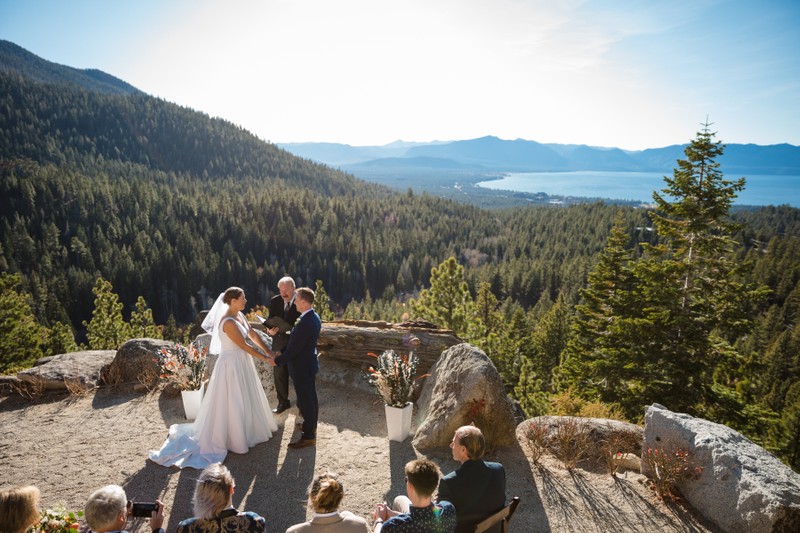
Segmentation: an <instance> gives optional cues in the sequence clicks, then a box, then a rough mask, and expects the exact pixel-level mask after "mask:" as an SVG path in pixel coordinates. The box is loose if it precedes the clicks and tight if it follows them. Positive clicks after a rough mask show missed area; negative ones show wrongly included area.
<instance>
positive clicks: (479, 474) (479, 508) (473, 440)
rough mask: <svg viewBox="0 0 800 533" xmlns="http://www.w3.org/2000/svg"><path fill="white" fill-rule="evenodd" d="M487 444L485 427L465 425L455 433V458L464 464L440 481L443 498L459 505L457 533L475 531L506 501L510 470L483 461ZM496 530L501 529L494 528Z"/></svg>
mask: <svg viewBox="0 0 800 533" xmlns="http://www.w3.org/2000/svg"><path fill="white" fill-rule="evenodd" d="M485 447H486V443H485V441H484V438H483V433H481V430H480V429H478V428H477V427H475V426H462V427H460V428H458V429H457V430H456V432H455V435H453V441H452V442H451V443H450V448H451V449H452V450H453V459H455V460H456V461H458V462H459V463H461V466H460V467H458V470H455V471H454V472H450V473H449V474H447V475H446V476H444V477H443V478H442V480H441V481H440V482H439V495H438V498H439V500H446V501H448V502H450V503H452V504H453V505H454V506H455V508H456V518H457V524H456V533H472V531H474V530H475V525H476V524H477V523H478V522H480V521H481V520H483V519H484V518H487V517H488V516H490V515H492V514H493V513H495V512H497V511H499V510H500V509H502V508H503V506H504V505H505V504H506V471H505V469H503V465H501V464H500V463H490V462H488V461H483V460H482V459H481V458H482V457H483V452H484V449H485ZM490 531H492V532H494V531H497V532H499V531H500V525H499V524H498V525H497V529H496V530H495V529H491V530H490Z"/></svg>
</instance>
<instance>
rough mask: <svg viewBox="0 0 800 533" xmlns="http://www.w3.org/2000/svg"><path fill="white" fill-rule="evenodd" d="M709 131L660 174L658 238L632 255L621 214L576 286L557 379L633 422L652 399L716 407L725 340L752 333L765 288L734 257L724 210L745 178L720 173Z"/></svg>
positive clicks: (728, 351)
mask: <svg viewBox="0 0 800 533" xmlns="http://www.w3.org/2000/svg"><path fill="white" fill-rule="evenodd" d="M713 137H714V134H713V133H711V132H709V131H708V127H707V126H706V127H705V128H704V130H703V131H701V132H699V133H698V134H697V137H696V138H695V139H694V140H693V141H692V142H691V143H690V144H689V146H688V147H687V148H686V151H685V153H686V159H685V160H681V161H679V162H678V168H677V169H676V170H675V172H674V174H673V177H672V178H665V181H666V183H667V187H666V188H665V189H664V190H663V192H664V193H665V195H667V196H668V197H669V200H667V199H665V198H664V197H663V196H661V195H660V194H658V193H654V195H653V197H654V199H655V201H656V204H657V206H658V211H657V212H654V213H652V217H653V224H654V225H655V227H656V229H657V231H658V235H659V236H660V238H661V241H660V242H658V243H656V244H650V243H643V244H642V247H643V254H642V256H641V257H638V258H634V257H633V254H632V253H631V252H629V251H627V250H626V247H625V245H626V242H627V238H626V235H625V232H624V231H623V229H622V226H621V224H622V221H621V220H618V222H617V224H616V226H615V228H614V229H613V230H612V235H611V238H610V239H609V244H608V246H607V247H606V249H605V250H604V252H603V253H602V254H601V258H600V261H599V262H598V264H597V266H596V267H595V269H594V270H593V271H592V273H591V274H590V276H589V283H588V287H587V289H585V290H583V291H582V292H581V296H582V298H583V302H582V304H581V305H579V306H578V309H577V311H578V319H577V320H576V322H575V324H576V326H575V330H574V336H573V338H572V339H571V342H570V346H569V348H568V350H567V352H566V353H567V359H566V361H565V364H564V366H563V368H562V369H561V376H562V382H561V385H562V387H565V386H567V387H568V386H573V387H576V389H577V390H580V391H581V395H582V396H583V397H584V398H587V399H598V400H600V401H603V402H611V401H617V402H619V403H620V404H621V406H622V408H623V409H624V411H625V413H626V415H627V416H628V417H629V418H636V417H638V416H641V412H642V411H641V410H642V406H643V405H647V404H649V403H653V402H660V403H663V404H664V405H667V406H668V407H669V408H670V409H673V410H677V411H688V412H692V413H695V414H702V413H703V412H704V410H705V409H707V408H709V407H710V406H714V405H717V403H718V402H717V400H719V399H720V398H721V396H720V394H721V393H724V389H725V387H726V386H727V385H728V384H727V383H724V382H717V383H714V376H715V371H716V370H717V369H718V368H721V367H729V366H730V363H731V362H734V363H735V362H736V360H737V359H738V355H737V353H736V351H735V349H734V348H733V347H732V346H731V342H733V341H734V340H735V339H736V338H738V337H739V336H741V335H742V334H744V333H746V332H747V331H748V330H749V320H748V312H749V311H750V310H751V309H752V305H753V302H755V301H757V300H758V298H759V296H760V295H761V294H762V291H761V290H760V289H757V288H755V287H754V286H752V284H751V285H748V284H746V283H743V282H742V281H741V279H742V276H743V275H744V273H745V272H744V266H745V265H743V264H742V263H737V262H736V261H735V260H734V259H733V253H734V250H735V248H736V243H735V241H734V240H733V237H732V234H733V232H734V231H736V230H737V228H738V226H737V225H736V224H734V223H733V222H731V221H730V220H729V219H728V212H729V210H730V207H731V203H732V201H733V198H735V197H736V193H737V192H738V191H739V190H741V189H742V187H744V179H740V180H738V181H736V182H729V181H726V180H724V179H722V174H721V173H720V172H719V170H718V166H719V164H718V163H717V162H716V161H715V158H716V157H717V156H719V155H720V154H721V153H722V146H721V145H720V143H718V142H714V141H713ZM712 385H714V386H712ZM718 414H721V413H719V412H718Z"/></svg>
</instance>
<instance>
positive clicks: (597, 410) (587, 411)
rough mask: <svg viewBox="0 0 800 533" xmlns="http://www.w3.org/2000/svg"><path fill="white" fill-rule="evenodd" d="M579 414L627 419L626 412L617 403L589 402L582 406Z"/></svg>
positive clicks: (588, 416) (591, 416)
mask: <svg viewBox="0 0 800 533" xmlns="http://www.w3.org/2000/svg"><path fill="white" fill-rule="evenodd" d="M578 416H582V417H585V418H606V419H609V420H622V421H625V414H624V413H623V412H622V409H620V407H619V405H617V404H615V403H603V402H587V403H585V404H583V405H582V406H581V408H580V410H579V411H578Z"/></svg>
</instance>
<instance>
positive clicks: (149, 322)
mask: <svg viewBox="0 0 800 533" xmlns="http://www.w3.org/2000/svg"><path fill="white" fill-rule="evenodd" d="M130 326H131V332H130V334H131V336H132V337H134V338H147V339H161V338H162V336H161V331H160V330H159V328H158V326H156V323H155V321H154V320H153V311H152V309H150V308H149V307H147V302H146V301H145V299H144V297H143V296H139V298H137V299H136V309H134V310H133V311H132V312H131V320H130Z"/></svg>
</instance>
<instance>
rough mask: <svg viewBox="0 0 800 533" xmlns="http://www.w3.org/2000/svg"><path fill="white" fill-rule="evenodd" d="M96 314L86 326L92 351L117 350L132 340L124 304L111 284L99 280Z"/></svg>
mask: <svg viewBox="0 0 800 533" xmlns="http://www.w3.org/2000/svg"><path fill="white" fill-rule="evenodd" d="M92 292H93V293H94V296H95V298H94V312H93V313H92V320H91V322H89V323H88V324H87V323H86V322H84V324H83V325H84V326H86V336H87V337H88V338H89V347H90V348H91V349H92V350H117V349H119V347H120V346H121V345H122V343H123V342H125V341H126V340H128V339H130V338H131V329H130V326H129V325H128V324H127V323H126V322H125V320H124V319H123V318H122V303H120V301H119V297H118V296H117V295H116V294H114V292H113V288H112V286H111V282H109V281H106V280H104V279H103V278H97V282H96V283H95V286H94V289H93V290H92Z"/></svg>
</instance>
